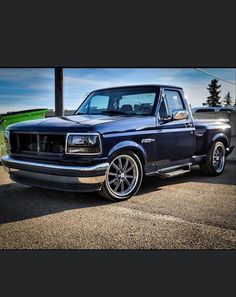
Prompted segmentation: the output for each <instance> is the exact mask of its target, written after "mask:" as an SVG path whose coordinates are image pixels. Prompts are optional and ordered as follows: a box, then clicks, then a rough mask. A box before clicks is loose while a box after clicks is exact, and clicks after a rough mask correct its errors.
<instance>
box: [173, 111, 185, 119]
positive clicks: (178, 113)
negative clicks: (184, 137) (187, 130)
mask: <svg viewBox="0 0 236 297" xmlns="http://www.w3.org/2000/svg"><path fill="white" fill-rule="evenodd" d="M172 118H173V120H186V119H187V118H188V113H187V112H186V111H185V110H182V109H180V110H175V111H174V112H173V115H172Z"/></svg>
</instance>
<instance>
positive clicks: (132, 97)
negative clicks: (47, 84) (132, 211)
mask: <svg viewBox="0 0 236 297" xmlns="http://www.w3.org/2000/svg"><path fill="white" fill-rule="evenodd" d="M5 138H6V142H7V145H8V152H9V154H8V155H7V156H4V157H3V158H2V163H3V166H4V167H5V169H6V170H7V171H8V172H9V174H10V177H11V179H12V180H14V181H16V182H19V183H23V184H26V185H31V186H36V187H42V188H49V189H57V190H64V191H87V192H95V191H99V192H100V194H101V195H102V196H103V197H105V198H108V199H110V200H113V201H121V200H125V199H129V198H130V197H132V196H133V195H135V193H137V191H138V190H139V188H140V185H141V183H142V180H143V176H144V175H147V176H149V175H161V176H168V175H170V174H171V173H172V174H173V173H179V172H181V173H182V172H188V171H190V167H191V166H192V165H200V170H201V171H202V173H204V174H208V175H213V176H216V175H220V174H221V173H222V172H223V170H224V167H225V161H226V157H227V155H229V154H230V153H231V151H232V150H233V147H231V146H230V138H231V127H230V125H229V124H228V123H227V122H221V121H213V120H193V117H192V113H191V109H190V108H189V105H188V102H187V100H186V98H185V96H184V93H183V90H182V88H179V87H174V86H164V85H141V86H140V85H139V86H125V87H116V88H109V89H102V90H97V91H94V92H92V93H91V94H89V95H88V97H87V98H86V99H85V100H84V102H83V103H82V104H81V105H80V107H79V108H78V109H77V110H76V112H75V113H74V115H72V116H68V117H56V118H48V119H43V120H34V121H27V122H22V123H18V124H14V125H11V126H9V127H8V129H7V130H6V134H5Z"/></svg>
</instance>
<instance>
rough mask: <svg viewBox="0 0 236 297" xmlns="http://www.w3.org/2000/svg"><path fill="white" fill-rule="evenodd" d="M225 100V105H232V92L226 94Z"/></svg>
mask: <svg viewBox="0 0 236 297" xmlns="http://www.w3.org/2000/svg"><path fill="white" fill-rule="evenodd" d="M223 102H224V104H225V105H232V102H233V100H232V97H231V96H230V92H228V93H227V94H226V96H225V98H224V101H223Z"/></svg>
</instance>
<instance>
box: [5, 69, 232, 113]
mask: <svg viewBox="0 0 236 297" xmlns="http://www.w3.org/2000/svg"><path fill="white" fill-rule="evenodd" d="M203 70H204V71H207V72H209V73H211V74H213V75H217V76H219V77H221V78H223V79H226V80H229V81H231V82H234V83H236V69H235V68H204V69H203ZM211 79H213V78H212V77H210V76H208V75H206V74H203V73H200V72H198V71H196V70H195V69H193V68H70V69H69V68H64V109H72V110H75V109H77V107H78V106H79V105H80V103H81V102H82V101H83V100H84V98H85V97H86V96H87V95H88V94H89V93H90V92H91V91H94V90H96V89H100V88H106V87H111V86H123V85H124V86H125V85H138V84H167V85H176V86H180V87H182V88H183V89H184V92H185V94H186V95H187V98H188V100H189V102H190V104H191V106H192V107H197V106H202V102H205V101H206V98H207V96H208V90H207V86H208V84H209V83H210V81H211ZM220 84H221V94H220V95H221V97H222V98H224V96H225V95H226V93H227V92H230V93H231V96H232V97H233V100H235V98H236V86H235V85H232V84H229V83H226V82H223V81H220ZM32 108H49V109H54V69H53V68H16V69H14V68H0V114H1V113H5V112H10V111H18V110H24V109H32Z"/></svg>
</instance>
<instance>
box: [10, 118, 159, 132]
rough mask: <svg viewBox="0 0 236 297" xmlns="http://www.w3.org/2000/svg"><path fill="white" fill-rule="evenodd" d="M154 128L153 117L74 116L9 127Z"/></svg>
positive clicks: (55, 129) (48, 129)
mask: <svg viewBox="0 0 236 297" xmlns="http://www.w3.org/2000/svg"><path fill="white" fill-rule="evenodd" d="M153 126H155V117H153V116H108V115H75V116H67V117H53V118H47V119H43V120H33V121H25V122H21V123H17V124H14V125H10V126H9V127H8V130H10V131H38V132H39V131H40V132H44V131H45V132H95V131H96V132H100V133H112V132H125V131H135V130H142V129H146V128H147V129H148V128H151V127H153Z"/></svg>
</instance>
